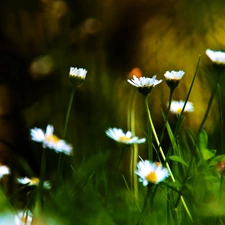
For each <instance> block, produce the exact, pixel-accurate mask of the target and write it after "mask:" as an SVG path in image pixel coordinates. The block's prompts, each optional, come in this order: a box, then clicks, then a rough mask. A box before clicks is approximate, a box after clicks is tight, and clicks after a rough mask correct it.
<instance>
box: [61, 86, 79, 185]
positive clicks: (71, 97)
mask: <svg viewBox="0 0 225 225" xmlns="http://www.w3.org/2000/svg"><path fill="white" fill-rule="evenodd" d="M75 91H76V87H74V88H73V89H72V91H71V94H70V100H69V104H68V108H67V112H66V120H65V123H64V130H63V136H62V138H63V140H64V139H65V138H66V132H67V127H68V123H69V118H70V112H71V108H72V104H73V98H74V93H75ZM63 161H64V159H63V153H59V160H58V182H59V181H61V179H62V171H63Z"/></svg>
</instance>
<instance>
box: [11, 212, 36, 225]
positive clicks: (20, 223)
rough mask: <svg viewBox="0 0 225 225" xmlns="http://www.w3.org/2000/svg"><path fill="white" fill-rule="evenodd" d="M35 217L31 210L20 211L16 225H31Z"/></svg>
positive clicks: (16, 218)
mask: <svg viewBox="0 0 225 225" xmlns="http://www.w3.org/2000/svg"><path fill="white" fill-rule="evenodd" d="M32 220H33V215H32V213H31V211H30V210H26V211H19V212H18V215H16V216H15V225H31V224H32Z"/></svg>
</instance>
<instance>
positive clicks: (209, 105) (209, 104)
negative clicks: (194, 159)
mask: <svg viewBox="0 0 225 225" xmlns="http://www.w3.org/2000/svg"><path fill="white" fill-rule="evenodd" d="M216 90H217V86H215V87H214V89H213V91H212V94H211V96H210V99H209V102H208V107H207V110H206V112H205V115H204V117H203V120H202V122H201V125H200V127H199V129H198V134H200V132H201V130H202V128H203V126H204V124H205V121H206V119H207V117H208V115H209V111H210V108H211V106H212V101H213V98H214V96H215V94H216Z"/></svg>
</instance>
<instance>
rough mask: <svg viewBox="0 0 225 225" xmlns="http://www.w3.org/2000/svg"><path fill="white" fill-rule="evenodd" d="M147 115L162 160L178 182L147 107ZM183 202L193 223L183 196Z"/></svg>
mask: <svg viewBox="0 0 225 225" xmlns="http://www.w3.org/2000/svg"><path fill="white" fill-rule="evenodd" d="M147 113H148V119H149V122H150V125H151V129H152V133H153V136H154V138H155V141H156V143H157V146H158V149H159V152H160V154H161V156H162V158H163V160H164V162H165V165H166V167H167V169H168V172H169V174H170V177H171V179H172V181H173V182H175V181H176V180H175V178H174V176H173V173H172V171H171V169H170V166H169V163H168V162H167V161H166V156H165V154H164V152H163V150H162V147H161V145H160V142H159V139H158V136H157V133H156V130H155V127H154V125H153V121H152V118H151V113H150V110H149V107H147ZM181 202H182V203H183V206H184V208H185V210H186V212H187V214H188V216H189V217H190V219H191V221H192V222H193V219H192V216H191V213H190V211H189V209H188V207H187V205H186V202H185V200H184V198H183V196H181Z"/></svg>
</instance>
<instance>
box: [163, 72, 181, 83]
mask: <svg viewBox="0 0 225 225" xmlns="http://www.w3.org/2000/svg"><path fill="white" fill-rule="evenodd" d="M184 74H185V72H184V71H183V70H180V71H174V70H172V71H171V72H169V71H166V73H165V74H164V76H165V78H166V79H167V80H175V81H176V80H180V79H181V78H182V77H183V76H184Z"/></svg>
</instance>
